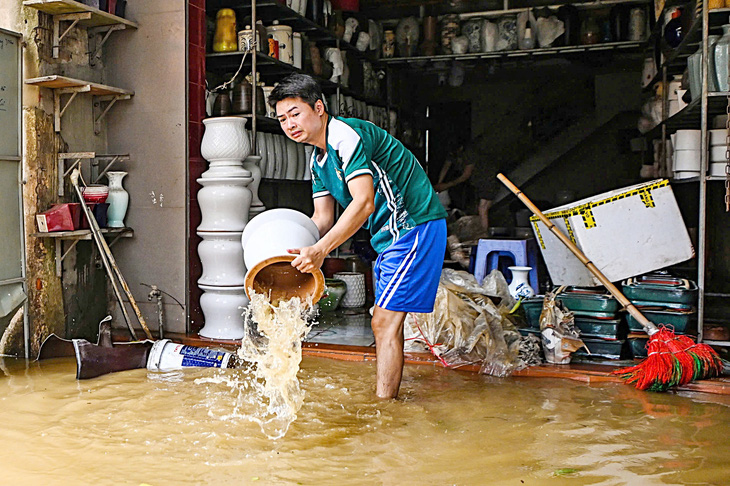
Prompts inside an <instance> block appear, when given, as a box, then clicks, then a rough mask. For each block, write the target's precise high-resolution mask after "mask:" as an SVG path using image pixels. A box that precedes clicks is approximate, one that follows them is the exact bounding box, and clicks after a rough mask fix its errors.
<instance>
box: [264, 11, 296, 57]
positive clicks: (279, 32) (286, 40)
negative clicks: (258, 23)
mask: <svg viewBox="0 0 730 486" xmlns="http://www.w3.org/2000/svg"><path fill="white" fill-rule="evenodd" d="M266 32H267V33H268V35H269V36H270V37H273V38H274V39H275V40H276V41H277V42H278V43H279V60H280V61H282V62H285V63H287V64H294V37H293V31H292V28H291V27H289V26H288V25H279V21H278V20H274V22H273V25H271V26H269V27H267V28H266Z"/></svg>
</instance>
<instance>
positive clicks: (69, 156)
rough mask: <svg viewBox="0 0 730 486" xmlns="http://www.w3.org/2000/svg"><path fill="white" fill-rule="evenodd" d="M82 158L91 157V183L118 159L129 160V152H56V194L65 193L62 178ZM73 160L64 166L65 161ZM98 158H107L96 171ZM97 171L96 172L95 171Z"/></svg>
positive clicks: (63, 178) (96, 180)
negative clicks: (100, 169) (99, 169)
mask: <svg viewBox="0 0 730 486" xmlns="http://www.w3.org/2000/svg"><path fill="white" fill-rule="evenodd" d="M84 159H93V160H94V162H92V173H91V179H92V181H93V184H96V183H98V182H99V181H100V180H101V178H102V177H104V174H106V173H107V172H108V171H109V170H110V169H111V168H112V166H113V165H114V164H115V163H116V162H119V161H122V160H129V154H109V155H97V154H96V152H61V153H59V154H58V171H57V172H58V195H59V197H60V196H63V195H64V194H65V189H64V180H65V177H66V176H67V175H69V174H70V173H71V171H73V170H74V169H75V168H76V167H78V166H79V165H80V164H81V161H82V160H84ZM67 160H73V163H72V164H71V165H69V166H68V167H66V161H67ZM98 160H109V162H107V163H106V165H105V166H104V169H103V170H102V171H101V172H98V165H99V163H98V162H97V161H98ZM97 172H98V173H97Z"/></svg>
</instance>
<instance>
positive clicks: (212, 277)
mask: <svg viewBox="0 0 730 486" xmlns="http://www.w3.org/2000/svg"><path fill="white" fill-rule="evenodd" d="M198 235H200V237H202V238H203V241H201V242H200V244H199V245H198V255H200V261H201V263H202V265H203V272H202V275H201V276H200V278H199V279H198V285H199V286H200V285H217V286H229V287H230V286H241V285H243V283H244V277H245V276H246V267H244V265H243V248H242V247H241V232H240V231H198Z"/></svg>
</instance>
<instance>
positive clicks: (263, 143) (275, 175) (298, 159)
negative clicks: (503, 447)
mask: <svg viewBox="0 0 730 486" xmlns="http://www.w3.org/2000/svg"><path fill="white" fill-rule="evenodd" d="M307 147H310V146H308V145H304V144H301V143H296V142H294V141H292V140H290V139H289V138H288V137H287V136H285V135H280V134H277V133H262V132H259V133H258V135H257V137H256V148H257V151H258V153H259V155H260V156H261V162H260V167H261V174H262V177H263V178H265V179H285V180H299V181H300V180H308V178H309V176H308V174H309V171H308V167H309V158H308V154H311V151H308V150H307Z"/></svg>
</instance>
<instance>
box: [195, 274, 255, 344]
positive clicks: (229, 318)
mask: <svg viewBox="0 0 730 486" xmlns="http://www.w3.org/2000/svg"><path fill="white" fill-rule="evenodd" d="M198 287H200V289H201V290H203V295H201V296H200V308H201V310H202V311H203V316H204V317H205V326H203V328H202V329H201V330H200V332H199V335H200V336H202V337H205V338H210V339H241V338H242V337H243V335H244V332H245V331H244V325H243V309H244V308H245V307H246V306H247V305H248V304H249V300H248V297H246V292H245V290H244V288H243V286H239V287H214V286H210V285H198Z"/></svg>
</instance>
